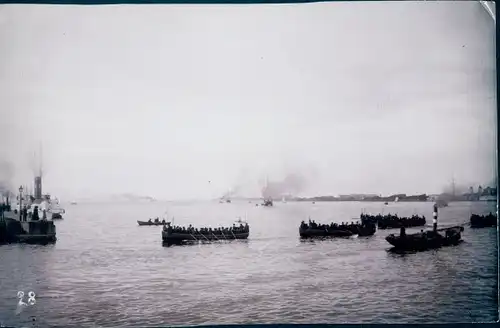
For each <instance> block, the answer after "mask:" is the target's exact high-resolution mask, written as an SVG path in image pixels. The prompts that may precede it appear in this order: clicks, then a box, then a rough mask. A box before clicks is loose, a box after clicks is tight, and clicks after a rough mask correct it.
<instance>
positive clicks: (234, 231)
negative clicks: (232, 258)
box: [162, 222, 250, 244]
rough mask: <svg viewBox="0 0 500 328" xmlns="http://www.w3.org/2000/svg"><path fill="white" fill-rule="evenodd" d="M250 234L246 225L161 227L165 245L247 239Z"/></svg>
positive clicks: (168, 224)
mask: <svg viewBox="0 0 500 328" xmlns="http://www.w3.org/2000/svg"><path fill="white" fill-rule="evenodd" d="M249 234H250V227H249V226H248V223H246V222H245V224H243V223H240V225H239V226H237V225H236V224H233V226H232V227H219V228H206V227H203V228H195V227H193V226H192V225H189V226H188V227H187V228H186V227H180V226H172V225H171V224H170V222H167V224H166V225H165V226H164V227H163V231H162V240H163V242H164V243H167V244H180V243H182V242H185V241H195V242H196V241H218V240H235V239H247V238H248V236H249Z"/></svg>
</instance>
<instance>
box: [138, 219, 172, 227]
mask: <svg viewBox="0 0 500 328" xmlns="http://www.w3.org/2000/svg"><path fill="white" fill-rule="evenodd" d="M137 223H138V224H139V225H140V226H161V225H165V224H167V222H154V221H139V220H137Z"/></svg>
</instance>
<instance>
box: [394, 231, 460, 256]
mask: <svg viewBox="0 0 500 328" xmlns="http://www.w3.org/2000/svg"><path fill="white" fill-rule="evenodd" d="M463 229H464V228H463V227H451V228H445V229H440V230H438V232H437V233H435V234H434V233H432V232H431V231H428V232H427V233H426V234H422V233H417V234H410V235H406V236H396V235H394V234H390V235H389V236H387V237H386V238H385V240H386V241H387V242H388V243H389V244H391V245H392V246H394V248H395V249H399V250H414V251H422V250H427V249H434V248H439V247H443V246H450V245H457V244H458V243H459V242H460V241H461V239H462V235H461V232H462V231H463ZM439 232H445V235H444V236H443V235H442V234H440V233H439Z"/></svg>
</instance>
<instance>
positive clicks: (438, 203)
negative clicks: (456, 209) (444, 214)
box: [436, 199, 448, 208]
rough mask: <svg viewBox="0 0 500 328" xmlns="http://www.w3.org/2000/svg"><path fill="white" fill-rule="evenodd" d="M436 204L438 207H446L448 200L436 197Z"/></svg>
mask: <svg viewBox="0 0 500 328" xmlns="http://www.w3.org/2000/svg"><path fill="white" fill-rule="evenodd" d="M436 206H437V207H438V208H443V207H448V202H447V201H445V200H444V199H438V200H437V201H436Z"/></svg>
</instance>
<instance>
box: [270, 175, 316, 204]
mask: <svg viewBox="0 0 500 328" xmlns="http://www.w3.org/2000/svg"><path fill="white" fill-rule="evenodd" d="M306 186H307V179H306V178H305V177H304V176H303V175H300V174H298V173H291V174H288V175H287V176H285V178H284V179H283V180H281V181H271V180H269V181H267V184H265V185H264V186H263V187H262V190H261V195H262V197H263V198H282V197H294V196H297V195H298V194H299V193H300V192H302V191H304V189H305V188H306Z"/></svg>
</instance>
